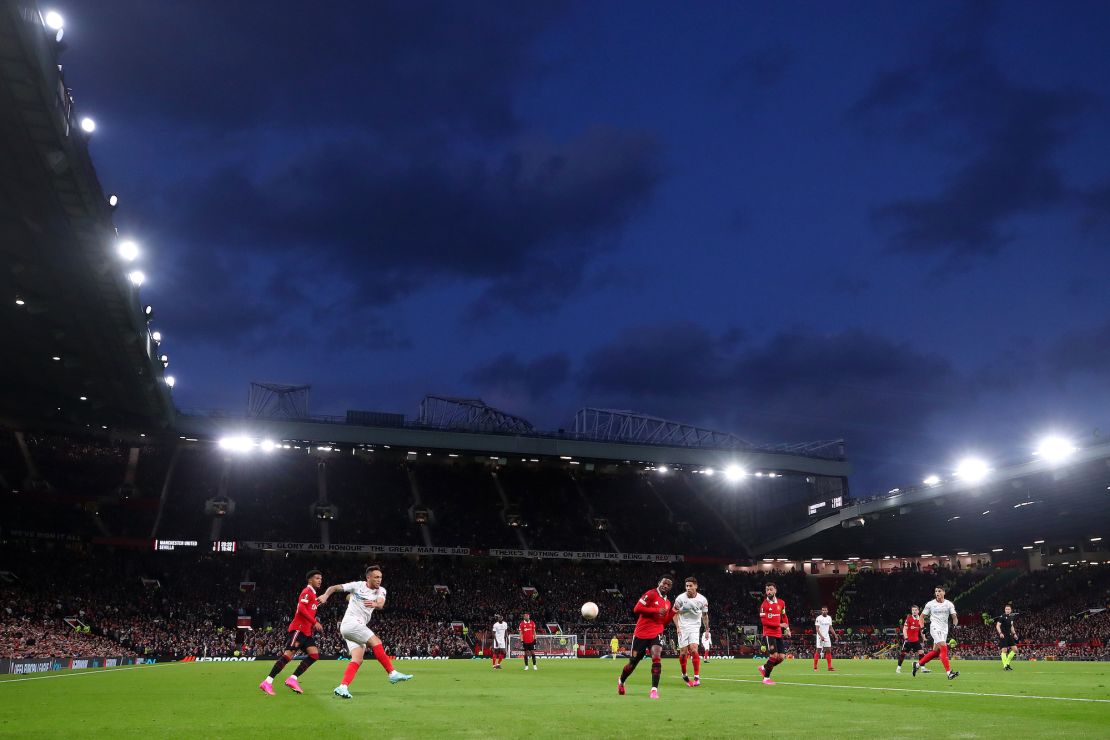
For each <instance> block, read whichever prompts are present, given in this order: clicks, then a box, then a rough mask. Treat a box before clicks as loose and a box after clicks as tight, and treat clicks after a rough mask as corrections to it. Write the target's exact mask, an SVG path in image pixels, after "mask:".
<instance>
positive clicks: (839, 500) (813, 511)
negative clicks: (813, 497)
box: [807, 496, 844, 516]
mask: <svg viewBox="0 0 1110 740" xmlns="http://www.w3.org/2000/svg"><path fill="white" fill-rule="evenodd" d="M842 508H844V496H833V497H832V498H827V499H825V500H823V501H818V502H817V503H813V504H810V505H809V506H808V507H807V511H808V513H809V516H816V515H818V514H822V515H824V514H831V513H832V512H834V511H836V510H837V509H842Z"/></svg>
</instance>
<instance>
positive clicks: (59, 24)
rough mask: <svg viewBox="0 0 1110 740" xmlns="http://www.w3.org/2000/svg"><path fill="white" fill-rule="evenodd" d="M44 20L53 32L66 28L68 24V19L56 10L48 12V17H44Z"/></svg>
mask: <svg viewBox="0 0 1110 740" xmlns="http://www.w3.org/2000/svg"><path fill="white" fill-rule="evenodd" d="M42 19H43V21H45V22H46V27H47V28H49V29H50V30H51V31H57V30H59V29H61V28H64V27H65V24H66V19H65V18H63V17H62V14H61V13H59V12H58V11H56V10H48V11H46V15H44V16H43V17H42Z"/></svg>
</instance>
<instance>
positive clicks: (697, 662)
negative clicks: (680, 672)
mask: <svg viewBox="0 0 1110 740" xmlns="http://www.w3.org/2000/svg"><path fill="white" fill-rule="evenodd" d="M694 675H695V676H700V675H701V656H700V655H698V654H697V653H694Z"/></svg>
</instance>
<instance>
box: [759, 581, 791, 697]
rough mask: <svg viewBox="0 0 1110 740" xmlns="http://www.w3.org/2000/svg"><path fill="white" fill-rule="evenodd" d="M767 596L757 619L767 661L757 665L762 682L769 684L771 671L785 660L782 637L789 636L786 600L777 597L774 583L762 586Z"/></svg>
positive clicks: (770, 682)
mask: <svg viewBox="0 0 1110 740" xmlns="http://www.w3.org/2000/svg"><path fill="white" fill-rule="evenodd" d="M763 592H764V593H765V594H766V595H767V598H765V599H764V600H763V603H762V604H760V605H759V621H760V622H761V623H762V624H763V649H764V650H766V651H767V662H766V663H764V664H763V665H761V666H760V667H759V673H760V675H761V676H763V683H765V684H768V685H771V684H773V683H774V681H772V680H771V671H772V670H774V668H775V666H777V665H778V664H779V663H781V662H782V661H784V660H786V648H785V647H784V646H783V641H782V638H783V637H784V636H785V637H790V620H789V619H788V618H787V616H786V602H785V601H783V600H782V599H780V598H779V597H778V589H777V588H776V587H775V584H773V583H768V584H767V585H766V586H764V587H763Z"/></svg>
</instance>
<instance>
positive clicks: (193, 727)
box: [0, 659, 1110, 740]
mask: <svg viewBox="0 0 1110 740" xmlns="http://www.w3.org/2000/svg"><path fill="white" fill-rule="evenodd" d="M623 663H624V661H617V662H613V661H610V660H579V661H574V660H569V661H557V660H549V661H541V663H540V670H539V671H538V672H532V671H527V672H525V671H524V670H523V669H522V665H521V663H520V662H518V661H509V662H506V663H505V667H504V668H503V669H502V670H500V671H495V670H493V669H492V668H491V667H490V665H489V663H488V662H484V661H458V660H452V661H397V667H398V668H399V669H400V670H402V671H405V672H408V673H413V674H414V675H415V678H414V679H413V680H412V681H410V682H409V683H405V684H398V685H396V686H391V685H390V684H389V683H388V682H387V681H386V677H385V673H384V672H383V671H382V670H381V669H380V667H379V666H378V665H377V664H376V663H374V662H372V661H370V662H367V663H366V664H365V665H364V666H363V668H362V670H361V671H360V672H359V676H358V678H357V680H356V681H355V682H354V684H353V685H352V686H351V691H352V693H354V695H355V698H354V699H353V700H349V701H346V700H342V699H339V698H336V697H334V696H332V689H333V688H334V687H335V686H336V685H337V684H338V683H339V679H340V676H341V675H342V672H343V668H344V667H345V666H346V663H341V662H333V661H321V662H319V663H317V664H316V665H315V666H313V667H312V669H311V670H310V671H309V672H308V673H306V674H305V676H304V680H303V681H302V684H301V685H302V686H303V687H304V689H305V694H304V695H302V696H297V695H295V694H293V693H292V692H291V691H289V689H287V688H285V687H284V686H282V685H281V684H280V681H281V680H284V678H285V676H287V675H289V674H290V673H291V672H292V669H291V668H287V669H286V671H285V672H284V673H283V674H282V675H281V676H280V677H279V679H278V682H276V685H275V687H274V688H275V691H276V692H277V695H276V696H272V697H271V696H266V695H265V694H263V693H262V692H261V691H259V690H258V688H257V686H258V682H259V681H260V680H262V678H264V677H265V675H266V673H267V672H268V671H269V668H270V663H268V662H255V663H167V664H161V665H152V666H141V667H128V668H118V669H111V668H109V669H93V670H89V671H69V672H59V673H46V674H33V675H30V676H0V736H4V737H20V738H33V737H61V736H70V737H83V738H84V737H144V738H154V737H204V738H218V737H223V738H247V737H268V738H274V737H283V738H288V737H301V736H307V735H311V736H319V737H326V738H342V737H360V738H366V737H384V738H391V737H412V738H429V737H457V736H473V737H568V736H571V737H573V736H587V737H636V738H639V739H640V740H642V739H643V738H645V737H667V738H679V737H691V738H705V737H739V736H754V735H760V736H763V737H776V738H778V737H802V736H806V737H809V738H822V739H823V738H841V737H843V738H855V739H857V740H858V739H860V738H895V737H904V738H915V739H916V738H920V737H922V736H925V735H929V736H934V737H936V736H946V737H959V738H977V737H984V738H993V737H1007V738H1014V737H1037V736H1058V737H1068V738H1088V737H1090V738H1094V737H1099V738H1105V737H1110V663H1046V662H1038V663H1029V662H1016V663H1015V664H1014V667H1015V670H1014V671H1013V672H1003V671H1002V670H1001V665H1000V664H999V663H998V661H993V662H986V661H957V662H956V664H955V667H956V668H957V669H958V670H959V671H960V672H961V675H960V677H959V678H957V679H956V680H954V681H949V680H947V679H946V678H945V676H944V674H943V673H942V672H941V671H940V666H939V665H938V666H937V671H936V672H935V673H931V674H929V675H919V676H918V677H917V678H913V677H911V676H910V675H909V666H908V664H907V666H906V669H905V672H904V673H903V674H902V675H895V673H894V663H893V662H891V661H885V660H884V661H858V660H842V661H839V662H838V663H837V672H836V673H828V672H826V671H825V669H824V665H822V667H821V670H820V671H818V672H816V673H815V672H814V671H813V664H812V663H810V662H809V661H805V660H791V661H787V662H786V663H784V664H783V665H781V666H779V667H778V668H776V669H775V674H774V678H775V679H776V680H777V681H778V685H776V686H764V685H762V684H761V683H759V681H758V676H757V674H756V666H757V665H758V663H757V662H755V661H751V660H729V661H724V660H722V661H711V662H709V663H708V664H707V665H705V666H704V667H703V671H702V685H701V686H700V687H697V688H689V687H687V686H685V685H684V684H682V683H681V682H680V680H679V671H678V662H677V661H676V660H673V659H669V660H665V661H664V664H663V677H662V682H661V684H660V693H661V698H660V699H659V700H658V701H652V700H651V699H649V698H648V689H649V688H650V685H651V675H650V670H649V665H648V663H646V662H645V663H641V664H640V667H639V668H638V669H637V670H636V673H634V674H633V675H632V678H631V679H629V682H628V695H626V696H617V690H616V683H617V674H618V673H619V669H620V666H621V665H623Z"/></svg>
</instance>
